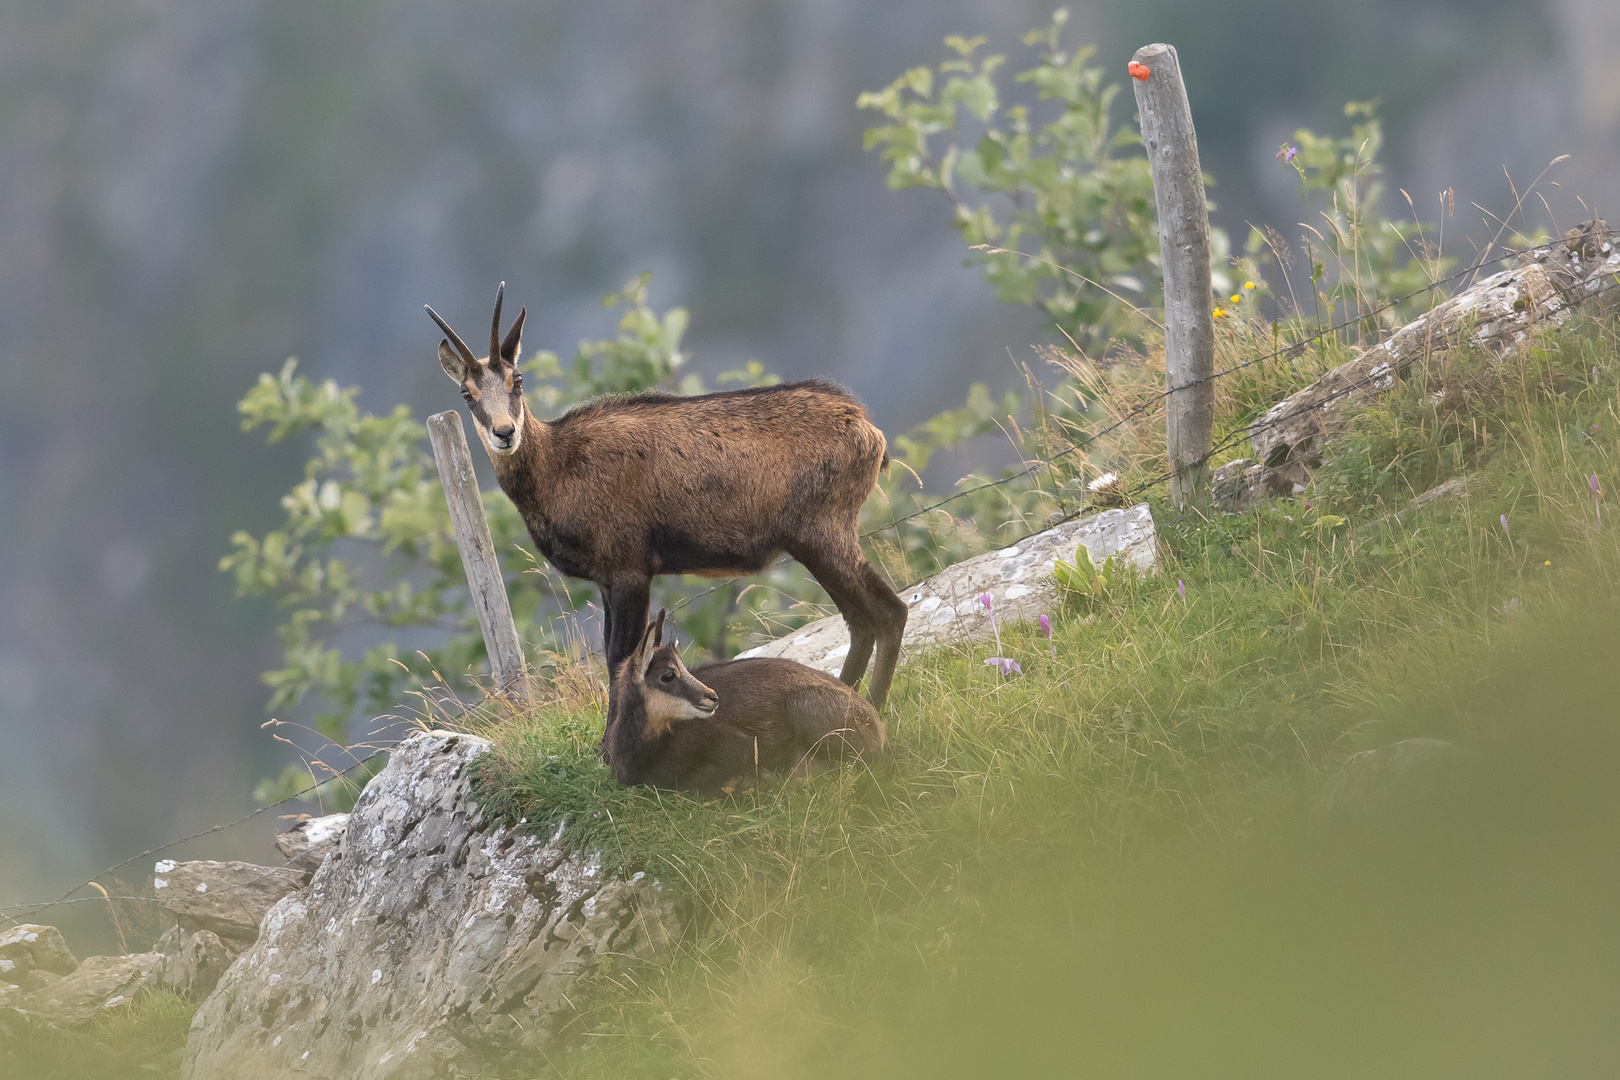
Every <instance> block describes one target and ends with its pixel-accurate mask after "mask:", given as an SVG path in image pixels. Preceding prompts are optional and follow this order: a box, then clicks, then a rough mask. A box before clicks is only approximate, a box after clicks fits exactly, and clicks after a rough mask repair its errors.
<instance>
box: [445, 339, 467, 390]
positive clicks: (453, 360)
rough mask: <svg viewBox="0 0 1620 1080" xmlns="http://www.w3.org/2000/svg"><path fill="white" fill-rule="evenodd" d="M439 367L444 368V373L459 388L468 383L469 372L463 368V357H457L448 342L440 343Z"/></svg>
mask: <svg viewBox="0 0 1620 1080" xmlns="http://www.w3.org/2000/svg"><path fill="white" fill-rule="evenodd" d="M439 366H440V367H442V368H444V373H445V374H446V375H448V376H450V381H451V382H454V383H455V384H456V385H457V386H460V385H461V384H462V383H465V382H466V381H467V370H466V368H465V367H463V366H462V363H461V357H459V356H457V355H456V352H455V350H454V349H452V348H451V347H450V342H448V341H441V342H439Z"/></svg>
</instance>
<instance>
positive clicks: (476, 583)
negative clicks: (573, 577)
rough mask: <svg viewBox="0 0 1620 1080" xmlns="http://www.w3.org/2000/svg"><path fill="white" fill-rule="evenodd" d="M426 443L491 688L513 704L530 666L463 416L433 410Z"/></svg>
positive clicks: (524, 694) (524, 689) (524, 690)
mask: <svg viewBox="0 0 1620 1080" xmlns="http://www.w3.org/2000/svg"><path fill="white" fill-rule="evenodd" d="M427 429H428V441H429V442H430V443H432V444H433V460H434V462H435V463H436V464H437V465H438V466H439V482H440V483H441V484H443V485H444V498H445V501H446V502H448V503H449V504H450V521H451V523H452V524H454V525H455V528H456V547H458V548H460V549H461V565H462V567H463V568H464V569H465V570H466V571H467V591H468V593H469V594H470V595H471V596H472V601H473V608H474V610H476V611H477V612H478V625H479V628H480V629H482V630H483V631H484V647H485V648H486V649H487V650H488V651H489V670H490V674H491V675H493V676H494V679H495V692H496V693H497V694H503V695H505V696H506V697H508V698H510V699H512V700H513V701H514V702H515V703H517V704H520V705H522V704H527V703H528V700H529V670H528V665H527V664H526V663H525V661H524V659H523V643H522V642H520V641H519V640H518V635H517V625H516V624H515V623H514V622H513V621H512V607H511V604H510V603H509V602H508V601H507V598H506V582H505V580H504V579H503V578H502V577H501V564H500V560H499V559H497V558H496V557H495V542H494V540H492V539H491V538H490V535H489V521H488V520H487V519H486V518H485V517H484V501H483V497H482V496H481V495H480V494H479V491H478V477H477V475H476V474H475V473H474V472H473V463H472V454H471V452H470V451H469V450H468V449H467V435H466V432H465V431H464V430H463V429H462V426H461V414H460V413H458V412H455V411H454V410H451V411H449V412H442V413H435V414H434V415H432V416H430V417H428V420H427Z"/></svg>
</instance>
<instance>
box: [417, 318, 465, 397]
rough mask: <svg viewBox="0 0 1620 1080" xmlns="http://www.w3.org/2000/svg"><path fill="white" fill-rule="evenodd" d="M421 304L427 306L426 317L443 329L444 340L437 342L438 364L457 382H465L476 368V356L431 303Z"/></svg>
mask: <svg viewBox="0 0 1620 1080" xmlns="http://www.w3.org/2000/svg"><path fill="white" fill-rule="evenodd" d="M422 306H423V307H424V308H427V313H428V318H430V319H432V320H433V321H434V322H435V323H437V324H438V326H439V329H440V330H443V331H444V340H443V341H441V342H439V366H440V367H442V368H444V373H445V374H446V375H448V376H450V378H451V379H453V380H455V381H456V382H457V383H465V382H466V381H467V379H468V377H469V376H471V375H472V374H473V372H475V371H477V370H478V359H477V357H475V356H473V354H472V350H471V349H469V348H467V343H466V342H465V341H462V340H461V335H460V334H458V333H456V332H455V331H454V330H452V329H450V324H449V323H447V322H445V321H444V320H443V319H441V318H440V317H439V313H438V312H437V311H434V310H433V308H432V306H431V305H428V304H423V305H422ZM451 344H454V345H455V349H454V351H452V350H451V348H450V346H451Z"/></svg>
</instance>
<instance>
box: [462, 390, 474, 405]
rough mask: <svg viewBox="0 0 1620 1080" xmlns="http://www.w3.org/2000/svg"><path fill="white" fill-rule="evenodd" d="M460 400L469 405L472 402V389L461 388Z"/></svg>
mask: <svg viewBox="0 0 1620 1080" xmlns="http://www.w3.org/2000/svg"><path fill="white" fill-rule="evenodd" d="M461 400H462V401H465V402H466V403H467V404H469V405H471V404H472V391H471V390H463V391H462V392H461Z"/></svg>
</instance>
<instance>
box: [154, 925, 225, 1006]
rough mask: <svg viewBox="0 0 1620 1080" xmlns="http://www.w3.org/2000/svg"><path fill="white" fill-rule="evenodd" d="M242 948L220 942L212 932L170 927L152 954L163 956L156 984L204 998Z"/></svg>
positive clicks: (159, 939)
mask: <svg viewBox="0 0 1620 1080" xmlns="http://www.w3.org/2000/svg"><path fill="white" fill-rule="evenodd" d="M245 947H246V942H241V941H234V940H227V939H222V938H220V936H219V935H218V934H215V933H213V932H212V931H208V930H197V931H195V932H193V931H190V930H187V929H185V928H184V927H181V926H171V927H170V928H169V929H168V931H167V932H166V933H165V934H164V935H163V936H162V937H160V938H158V940H157V944H156V945H153V946H152V951H153V952H158V953H162V954H163V964H162V966H161V967H160V968H159V969H158V979H159V981H161V982H162V983H164V984H165V985H167V986H172V987H173V988H174V989H175V990H177V991H179V992H180V993H182V994H188V995H190V996H192V997H205V996H206V995H207V994H208V993H210V992H211V991H212V990H213V989H214V987H215V985H217V984H218V983H219V977H220V976H221V975H223V974H225V969H226V968H228V967H230V966H231V961H232V960H234V959H236V957H237V956H238V955H239V954H240V953H241V952H242V950H243V949H244V948H245Z"/></svg>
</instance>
